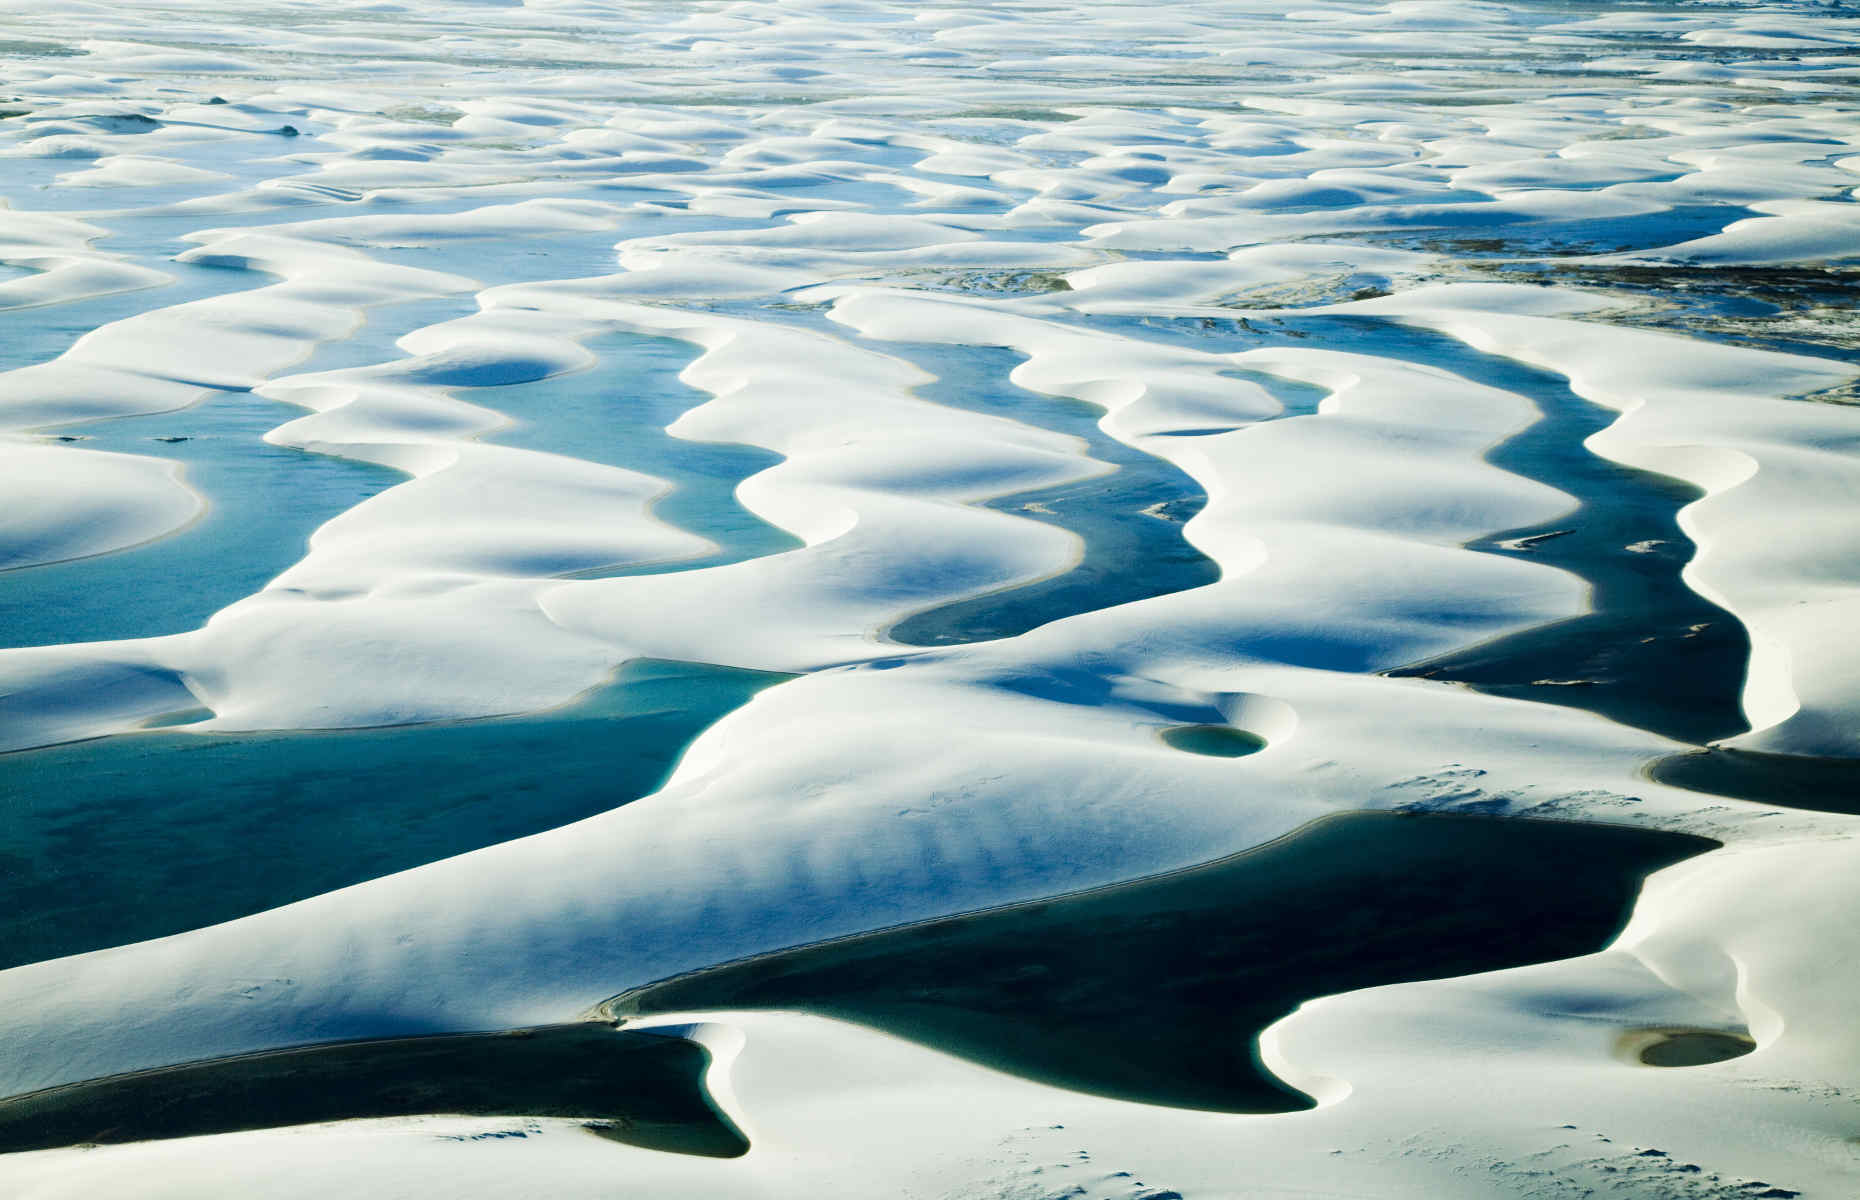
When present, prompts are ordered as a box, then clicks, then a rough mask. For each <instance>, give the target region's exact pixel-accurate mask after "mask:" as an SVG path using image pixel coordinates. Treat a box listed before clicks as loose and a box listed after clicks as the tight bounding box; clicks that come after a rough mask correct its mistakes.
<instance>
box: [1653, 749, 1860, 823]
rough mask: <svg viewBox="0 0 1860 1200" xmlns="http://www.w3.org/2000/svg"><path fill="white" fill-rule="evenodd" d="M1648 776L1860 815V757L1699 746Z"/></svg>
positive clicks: (1663, 761) (1716, 792)
mask: <svg viewBox="0 0 1860 1200" xmlns="http://www.w3.org/2000/svg"><path fill="white" fill-rule="evenodd" d="M1647 777H1648V778H1650V779H1652V780H1654V781H1656V782H1658V783H1666V784H1671V785H1673V786H1674V787H1682V788H1688V789H1690V790H1692V791H1695V792H1704V793H1707V794H1708V795H1713V796H1730V797H1733V798H1735V799H1738V800H1754V801H1757V802H1758V803H1761V804H1779V805H1782V806H1783V807H1785V808H1806V809H1812V810H1814V811H1816V812H1835V813H1855V814H1860V759H1852V758H1811V757H1808V756H1806V755H1798V754H1758V753H1755V752H1753V751H1749V750H1724V749H1711V750H1695V751H1692V752H1691V753H1689V754H1669V755H1667V756H1666V757H1664V758H1658V759H1655V760H1654V761H1653V762H1652V763H1651V764H1649V765H1648V767H1647Z"/></svg>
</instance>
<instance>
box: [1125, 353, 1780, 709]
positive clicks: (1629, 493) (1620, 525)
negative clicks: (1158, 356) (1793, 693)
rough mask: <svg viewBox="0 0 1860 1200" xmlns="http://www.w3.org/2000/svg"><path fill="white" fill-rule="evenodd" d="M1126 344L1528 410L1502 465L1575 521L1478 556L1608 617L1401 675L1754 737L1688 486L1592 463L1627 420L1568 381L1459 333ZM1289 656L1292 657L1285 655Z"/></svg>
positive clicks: (1579, 620) (1530, 633) (1475, 544)
mask: <svg viewBox="0 0 1860 1200" xmlns="http://www.w3.org/2000/svg"><path fill="white" fill-rule="evenodd" d="M1115 324H1116V326H1117V327H1118V329H1119V331H1120V332H1127V333H1130V334H1133V335H1134V336H1139V337H1149V338H1153V339H1157V340H1164V341H1172V342H1177V343H1185V344H1189V345H1193V346H1196V347H1198V348H1201V349H1204V350H1234V351H1238V350H1248V349H1254V348H1257V347H1260V346H1273V345H1296V346H1304V347H1308V348H1312V349H1324V350H1342V351H1348V352H1351V353H1357V354H1372V355H1376V356H1378V357H1381V358H1387V359H1395V360H1400V361H1406V362H1414V363H1419V364H1423V365H1426V366H1432V367H1438V368H1440V369H1442V370H1446V371H1450V372H1452V373H1453V374H1455V375H1458V376H1461V377H1462V378H1465V379H1469V380H1472V381H1474V382H1477V383H1481V384H1485V385H1487V386H1490V387H1495V388H1502V389H1504V390H1506V391H1510V392H1516V393H1518V394H1520V395H1523V396H1526V397H1529V398H1530V400H1531V401H1532V402H1533V403H1535V404H1536V405H1537V406H1538V407H1539V408H1540V409H1541V410H1542V411H1543V414H1544V415H1543V417H1542V418H1541V419H1540V420H1538V421H1536V422H1535V423H1533V424H1532V425H1530V426H1528V427H1527V428H1525V429H1523V430H1521V431H1519V432H1518V433H1517V434H1515V435H1513V436H1512V437H1510V438H1508V439H1506V440H1505V441H1504V442H1502V443H1500V444H1499V445H1497V446H1495V447H1493V449H1492V450H1491V451H1490V452H1489V453H1488V454H1487V456H1486V457H1487V459H1488V460H1489V461H1490V462H1492V463H1493V464H1494V465H1496V466H1499V467H1503V468H1504V469H1505V470H1508V471H1511V472H1514V473H1516V474H1518V475H1521V476H1524V477H1526V478H1529V479H1535V480H1537V481H1539V482H1541V483H1545V484H1548V485H1549V486H1551V487H1554V488H1557V489H1558V490H1560V491H1563V492H1565V493H1567V494H1569V495H1570V496H1571V497H1573V498H1574V500H1575V502H1576V507H1575V508H1574V510H1573V511H1571V512H1568V513H1564V514H1561V515H1559V516H1557V517H1555V518H1553V519H1551V520H1549V521H1546V522H1544V523H1541V524H1537V525H1530V526H1525V527H1522V528H1518V529H1507V530H1502V531H1499V532H1495V533H1493V534H1490V535H1488V536H1485V537H1481V538H1478V539H1475V540H1474V541H1471V542H1469V543H1467V545H1468V546H1469V547H1470V548H1472V549H1475V550H1479V551H1483V552H1485V553H1489V554H1503V555H1507V556H1518V557H1526V558H1531V559H1535V560H1537V561H1539V562H1542V563H1545V564H1548V565H1551V566H1557V567H1561V568H1563V569H1564V570H1566V571H1569V572H1571V573H1572V574H1575V575H1577V576H1579V577H1581V578H1582V579H1583V580H1584V581H1585V582H1586V583H1587V584H1588V585H1589V587H1590V589H1591V598H1590V604H1591V606H1592V608H1593V610H1594V611H1592V612H1589V613H1585V614H1583V615H1581V616H1578V617H1574V618H1571V619H1569V620H1566V621H1556V622H1551V623H1548V624H1545V625H1541V626H1537V627H1535V628H1532V629H1527V630H1524V631H1522V632H1520V633H1517V634H1513V635H1511V636H1508V637H1502V638H1496V639H1493V640H1490V641H1487V642H1483V643H1481V644H1478V645H1475V646H1470V647H1466V648H1464V649H1461V650H1456V651H1453V652H1451V653H1448V654H1445V655H1441V656H1439V657H1437V658H1433V659H1429V660H1426V661H1423V662H1418V663H1412V664H1408V665H1406V666H1403V667H1401V668H1398V669H1396V670H1393V671H1390V672H1389V674H1391V675H1397V676H1420V677H1423V678H1428V679H1438V680H1442V681H1449V680H1450V681H1456V682H1461V683H1466V684H1469V685H1471V686H1472V687H1474V688H1476V689H1478V690H1479V691H1483V692H1488V693H1491V694H1494V695H1502V696H1513V697H1520V698H1524V699H1530V700H1536V701H1540V702H1542V703H1547V704H1560V705H1564V706H1567V707H1571V708H1581V709H1586V710H1588V711H1590V712H1596V713H1600V714H1602V715H1603V716H1606V717H1609V718H1611V719H1613V720H1616V721H1620V722H1622V723H1624V724H1628V725H1633V726H1636V727H1639V728H1642V729H1648V730H1652V731H1653V732H1655V733H1660V734H1664V735H1666V736H1668V737H1673V738H1677V739H1679V740H1681V741H1688V742H1693V743H1697V744H1703V743H1704V742H1706V741H1710V740H1713V739H1716V738H1723V737H1729V736H1731V735H1734V734H1737V733H1741V732H1743V731H1744V730H1745V729H1747V728H1748V726H1747V725H1746V724H1745V722H1744V719H1743V713H1742V710H1741V708H1740V706H1739V703H1738V697H1739V694H1740V693H1741V691H1742V689H1743V682H1744V671H1745V666H1746V663H1747V661H1748V658H1749V651H1750V643H1749V638H1748V636H1747V634H1746V633H1745V631H1744V628H1743V625H1742V623H1741V622H1739V621H1738V620H1737V618H1735V617H1734V616H1732V615H1731V614H1730V613H1728V612H1726V611H1725V610H1724V609H1722V608H1719V607H1718V606H1717V605H1715V604H1712V603H1711V602H1710V601H1708V600H1706V599H1705V598H1703V597H1702V596H1700V595H1699V594H1698V593H1696V592H1694V591H1693V590H1692V589H1691V588H1690V587H1688V586H1687V585H1686V583H1685V581H1684V580H1683V579H1682V578H1681V577H1680V573H1681V572H1682V571H1683V570H1684V569H1685V566H1686V564H1687V563H1689V562H1690V561H1691V560H1692V556H1693V554H1694V552H1695V550H1696V547H1695V546H1694V545H1693V543H1692V540H1691V539H1690V538H1688V537H1687V536H1686V535H1685V534H1684V533H1683V532H1681V531H1680V529H1679V523H1678V513H1679V510H1680V509H1681V508H1682V507H1684V506H1685V505H1687V504H1689V503H1691V502H1692V501H1693V500H1695V499H1697V498H1698V497H1699V495H1700V493H1699V491H1698V490H1697V489H1696V488H1693V487H1692V486H1691V485H1689V484H1685V483H1681V482H1680V481H1678V480H1675V479H1671V478H1668V477H1666V476H1663V475H1655V474H1653V473H1651V472H1647V471H1637V470H1634V469H1632V468H1629V467H1623V466H1621V465H1619V464H1617V463H1614V462H1610V461H1609V460H1607V459H1605V458H1601V457H1600V456H1598V455H1596V454H1593V453H1591V452H1590V451H1589V450H1588V449H1587V448H1586V447H1585V446H1584V445H1583V442H1584V440H1585V439H1587V438H1588V437H1589V436H1590V435H1591V434H1593V433H1595V432H1597V431H1598V430H1601V429H1604V428H1606V427H1607V426H1608V425H1610V424H1611V423H1613V422H1614V420H1615V419H1616V417H1617V416H1618V414H1617V413H1616V412H1615V411H1614V410H1612V409H1607V408H1603V407H1602V406H1600V405H1596V404H1591V403H1590V402H1588V401H1587V400H1584V399H1582V398H1581V397H1580V396H1577V395H1576V394H1575V393H1574V392H1572V391H1570V388H1569V381H1568V380H1567V379H1565V378H1564V377H1563V376H1561V375H1557V374H1554V373H1552V372H1549V371H1542V370H1538V369H1536V368H1533V367H1528V366H1525V365H1524V364H1523V363H1519V362H1517V361H1515V360H1512V359H1509V358H1504V357H1501V356H1498V355H1492V354H1484V353H1481V352H1479V351H1477V350H1474V349H1473V348H1471V347H1470V346H1467V345H1466V344H1465V343H1463V342H1460V341H1458V340H1456V339H1454V338H1451V337H1448V336H1446V335H1445V334H1440V333H1435V332H1432V331H1430V330H1425V329H1418V328H1413V327H1410V326H1406V325H1402V324H1399V323H1397V322H1393V321H1387V320H1381V319H1377V318H1372V317H1341V316H1310V317H1303V316H1288V317H1286V318H1284V319H1280V320H1272V321H1263V320H1262V321H1252V320H1237V321H1235V322H1233V323H1230V324H1227V325H1226V326H1224V327H1223V326H1222V325H1221V323H1219V322H1213V321H1201V320H1195V321H1169V320H1162V319H1155V318H1146V319H1141V320H1126V321H1122V322H1116V323H1115ZM1282 652H1283V651H1282Z"/></svg>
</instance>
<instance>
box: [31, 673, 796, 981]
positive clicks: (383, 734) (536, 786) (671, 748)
mask: <svg viewBox="0 0 1860 1200" xmlns="http://www.w3.org/2000/svg"><path fill="white" fill-rule="evenodd" d="M782 678H785V677H784V676H778V675H770V674H765V673H761V672H755V671H738V670H732V669H729V668H725V667H709V666H702V665H697V664H691V663H671V662H656V661H651V660H637V661H634V662H630V663H627V664H626V665H625V666H623V667H621V669H620V670H619V671H618V672H617V673H616V674H615V677H614V680H613V682H612V683H611V684H608V685H607V686H605V687H602V688H600V689H598V690H596V691H594V692H591V693H589V694H588V695H587V696H585V697H583V698H582V699H581V700H579V701H577V702H576V703H574V704H572V705H569V706H568V707H566V708H563V709H559V710H556V711H554V712H547V713H538V714H535V715H533V716H525V717H511V718H502V719H494V720H486V721H466V722H454V723H447V724H437V725H410V726H399V727H393V728H385V729H360V730H348V731H327V732H303V733H259V734H196V733H188V732H185V731H183V730H179V729H169V730H155V731H151V732H148V733H138V734H128V735H123V736H120V737H113V738H105V739H100V740H95V741H88V742H78V743H75V744H72V745H66V746H54V747H52V748H50V749H46V750H36V751H26V752H23V753H17V754H7V755H0V798H3V799H0V815H3V816H4V822H0V966H14V965H16V964H19V963H25V962H34V961H37V960H39V959H45V958H56V957H58V956H60V955H65V954H76V953H78V952H80V951H84V950H94V949H98V948H100V947H103V946H115V945H121V944H123V943H126V942H134V941H141V940H143V939H145V938H152V937H161V936H163V935H165V934H170V933H178V932H180V931H181V930H184V929H193V928H196V927H198V926H202V925H210V924H214V923H216V922H219V921H227V920H231V919H232V918H234V917H240V916H244V915H246V914H247V913H253V912H258V911H261V910H263V909H267V908H275V907H277V906H278V905H281V904H288V903H290V902H291V901H293V900H301V899H303V898H304V897H306V896H314V895H317V894H318V893H321V892H327V891H331V890H333V889H335V888H339V887H345V886H347V885H348V884H352V883H359V882H361V881H362V880H364V879H373V878H375V877H376V876H379V875H385V874H388V873H389V872H392V871H401V870H405V869H407V868H409V867H416V866H419V865H420V864H422V863H427V862H432V861H435V860H437V859H441V858H446V857H449V856H451V855H454V854H462V853H464V852H466V851H468V850H475V849H477V848H478V847H480V846H488V845H492V844H495V843H497V842H503V841H508V840H510V839H512V838H518V837H523V836H526V835H528V834H532V833H540V832H542V831H543V830H545V829H553V828H555V827H557V826H560V825H566V824H569V823H570V822H572V821H578V820H581V819H582V818H584V817H590V816H593V815H594V814H596V813H600V812H605V811H607V810H608V809H611V808H616V807H618V806H619V805H622V804H625V803H627V802H628V801H630V800H633V799H636V798H637V797H640V796H643V795H646V794H647V793H649V792H651V791H653V790H654V789H655V788H657V787H658V786H659V784H660V783H661V782H662V781H663V780H664V778H665V777H666V776H667V775H668V774H670V773H671V769H672V767H673V766H674V765H675V764H676V762H677V760H678V758H679V756H680V755H682V754H683V753H684V749H685V747H686V746H687V745H689V744H690V742H691V740H692V739H693V738H695V737H696V736H697V735H698V734H699V733H700V732H702V731H703V730H704V728H705V727H706V726H708V725H710V724H711V723H712V722H713V721H715V720H716V719H717V718H719V717H721V716H722V715H723V714H725V713H727V712H729V711H731V710H732V709H735V708H737V707H739V706H741V705H742V704H744V703H746V702H747V701H748V700H749V698H750V697H751V696H753V695H755V694H756V693H757V692H758V691H761V690H762V689H763V688H765V687H768V686H770V685H771V684H773V683H776V682H779V681H780V680H781V679H782Z"/></svg>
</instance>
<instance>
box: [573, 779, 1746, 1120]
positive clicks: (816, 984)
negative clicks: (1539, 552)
mask: <svg viewBox="0 0 1860 1200" xmlns="http://www.w3.org/2000/svg"><path fill="white" fill-rule="evenodd" d="M1717 844H1718V843H1716V842H1712V841H1708V840H1706V839H1704V838H1697V837H1690V836H1686V835H1683V834H1674V833H1661V832H1655V831H1650V830H1643V829H1630V828H1625V827H1621V826H1610V825H1581V824H1574V823H1563V822H1551V821H1520V820H1515V819H1497V818H1489V817H1462V816H1441V815H1397V814H1390V813H1350V814H1344V815H1340V816H1334V817H1328V818H1325V819H1323V820H1320V821H1316V822H1313V823H1312V824H1309V825H1306V826H1305V827H1304V828H1302V829H1300V830H1298V831H1296V832H1295V833H1293V834H1291V835H1290V836H1288V837H1285V838H1282V839H1280V840H1279V841H1276V842H1273V843H1271V844H1269V845H1267V846H1263V847H1260V848H1259V849H1256V850H1253V851H1249V852H1247V853H1245V854H1240V855H1235V856H1233V857H1231V858H1225V859H1221V860H1220V861H1218V862H1214V863H1209V864H1207V865H1205V866H1200V867H1195V868H1192V869H1190V870H1185V871H1178V872H1174V873H1171V874H1167V875H1162V876H1157V877H1155V878H1151V879H1144V880H1139V881H1136V882H1134V883H1128V884H1122V885H1119V886H1116V887H1109V888H1100V889H1097V890H1095V891H1090V892H1084V893H1078V894H1074V895H1070V896H1061V897H1057V898H1055V899H1051V900H1042V901H1036V902H1033V903H1027V904H1017V905H1014V906H1012V907H1007V908H1000V909H994V910H990V911H986V912H980V913H974V914H970V915H967V916H958V917H951V918H947V919H944V920H939V921H930V922H925V923H922V924H916V925H907V926H902V927H899V928H895V929H886V930H881V931H878V932H876V933H869V934H863V935H860V936H857V937H849V938H842V939H839V940H836V941H831V942H825V943H821V944H818V945H813V946H803V947H800V948H797V949H792V950H784V951H781V952H779V953H775V954H768V955H763V956H760V957H756V958H751V959H746V960H743V961H741V962H735V963H729V964H726V965H723V966H719V967H714V968H711V969H709V970H704V971H697V972H694V973H691V974H688V975H683V976H678V977H675V978H672V979H668V980H663V981H660V982H658V983H653V984H649V985H647V986H646V987H643V988H638V989H635V990H633V991H629V992H626V993H624V994H622V995H620V996H618V997H616V998H615V999H614V1000H612V1001H610V1002H609V1004H608V1005H607V1008H608V1010H609V1011H611V1012H612V1013H613V1014H614V1015H616V1016H621V1017H626V1016H631V1015H634V1014H642V1013H666V1012H685V1011H698V1010H704V1009H737V1008H749V1009H757V1008H767V1009H800V1010H805V1011H808V1012H815V1013H821V1014H824V1015H827V1016H831V1017H838V1018H841V1019H844V1020H849V1021H855V1022H858V1023H860V1024H864V1025H869V1026H872V1027H874V1028H878V1029H882V1030H885V1031H887V1032H890V1033H894V1034H898V1035H900V1036H903V1037H908V1038H911V1039H913V1040H916V1041H919V1042H922V1043H924V1044H926V1045H931V1046H935V1047H937V1048H938V1049H941V1050H945V1051H948V1052H951V1053H955V1054H960V1055H963V1056H965V1057H967V1058H970V1059H973V1060H975V1061H977V1062H981V1063H985V1064H987V1065H988V1066H991V1067H995V1068H998V1069H1001V1070H1005V1071H1010V1072H1013V1073H1015V1074H1018V1075H1023V1076H1026V1077H1029V1078H1033V1079H1038V1080H1041V1081H1044V1082H1047V1083H1052V1084H1057V1085H1060V1086H1063V1087H1069V1088H1074V1089H1076V1090H1079V1091H1085V1092H1093V1093H1097V1094H1100V1095H1108V1096H1117V1097H1122V1098H1126V1099H1131V1100H1139V1101H1143V1102H1145V1103H1152V1104H1166V1105H1173V1106H1177V1107H1183V1108H1202V1109H1216V1110H1221V1111H1230V1112H1288V1111H1293V1110H1296V1109H1301V1108H1306V1107H1309V1106H1310V1102H1309V1100H1308V1099H1307V1098H1306V1097H1304V1096H1303V1095H1301V1094H1299V1093H1297V1092H1295V1091H1292V1090H1291V1089H1289V1088H1287V1087H1286V1086H1284V1085H1283V1084H1282V1083H1280V1082H1279V1081H1278V1080H1277V1079H1275V1078H1274V1077H1273V1076H1272V1075H1271V1074H1270V1073H1269V1072H1268V1071H1267V1070H1266V1069H1265V1067H1264V1066H1263V1065H1262V1064H1261V1063H1260V1061H1259V1058H1258V1054H1257V1048H1256V1047H1257V1040H1258V1036H1259V1033H1260V1031H1261V1030H1263V1029H1264V1028H1265V1027H1266V1026H1268V1025H1270V1024H1272V1023H1273V1022H1274V1021H1277V1020H1278V1019H1280V1018H1281V1017H1283V1016H1285V1015H1286V1014H1288V1013H1290V1012H1291V1011H1292V1010H1293V1009H1294V1008H1295V1007H1297V1005H1298V1004H1300V1003H1301V1002H1303V1001H1305V1000H1310V999H1313V998H1315V997H1318V996H1327V995H1333V994H1336V993H1339V992H1348V991H1354V990H1357V989H1359V988H1368V987H1378V986H1381V985H1384V984H1392V983H1403V982H1408V981H1413V980H1420V979H1441V978H1447V977H1451V976H1458V975H1466V974H1472V973H1474V972H1479V971H1492V970H1498V969H1500V968H1504V967H1516V966H1523V965H1525V964H1527V963H1535V962H1545V961H1550V960H1553V959H1560V958H1567V957H1570V956H1573V955H1579V954H1587V953H1590V952H1593V951H1596V950H1599V949H1601V948H1602V947H1603V946H1605V945H1606V944H1607V943H1608V942H1609V941H1610V940H1611V939H1612V938H1613V936H1614V935H1615V934H1616V933H1617V932H1618V931H1619V930H1620V928H1621V926H1622V925H1623V924H1624V923H1625V921H1626V919H1627V916H1628V911H1629V908H1630V906H1631V905H1632V903H1633V900H1634V897H1635V895H1636V894H1637V892H1638V891H1639V888H1640V883H1641V880H1642V879H1643V878H1645V877H1646V876H1647V875H1648V874H1649V873H1650V872H1652V871H1655V870H1658V869H1659V868H1661V867H1664V866H1667V865H1669V864H1671V863H1674V862H1677V861H1679V860H1680V859H1684V858H1689V857H1691V856H1692V855H1695V854H1700V853H1703V852H1704V851H1706V850H1710V849H1713V848H1715V847H1716V846H1717Z"/></svg>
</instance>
